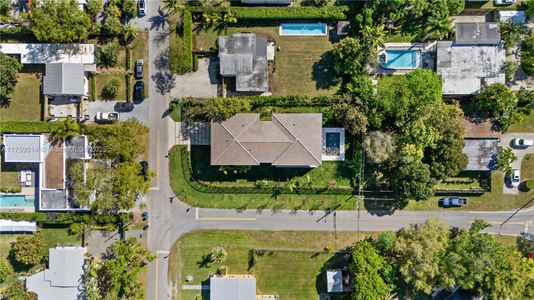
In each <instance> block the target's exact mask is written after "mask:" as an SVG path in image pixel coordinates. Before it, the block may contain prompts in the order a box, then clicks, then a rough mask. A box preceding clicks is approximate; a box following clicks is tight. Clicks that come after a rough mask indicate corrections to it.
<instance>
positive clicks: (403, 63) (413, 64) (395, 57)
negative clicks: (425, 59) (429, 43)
mask: <svg viewBox="0 0 534 300" xmlns="http://www.w3.org/2000/svg"><path fill="white" fill-rule="evenodd" d="M380 66H381V67H382V68H384V69H417V68H419V67H420V66H421V51H420V50H409V49H405V50H385V51H384V52H382V53H380Z"/></svg>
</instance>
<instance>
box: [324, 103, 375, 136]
mask: <svg viewBox="0 0 534 300" xmlns="http://www.w3.org/2000/svg"><path fill="white" fill-rule="evenodd" d="M361 106H362V103H361V100H360V99H359V98H358V97H351V96H350V95H345V96H343V97H342V98H341V99H340V100H339V101H338V102H337V103H335V104H334V105H333V107H332V112H333V113H334V116H335V117H336V119H337V120H338V121H339V122H340V123H341V124H343V125H344V127H345V129H346V130H347V131H349V132H350V133H351V134H363V133H365V131H367V125H368V121H367V117H366V116H365V114H364V113H363V111H362V108H361Z"/></svg>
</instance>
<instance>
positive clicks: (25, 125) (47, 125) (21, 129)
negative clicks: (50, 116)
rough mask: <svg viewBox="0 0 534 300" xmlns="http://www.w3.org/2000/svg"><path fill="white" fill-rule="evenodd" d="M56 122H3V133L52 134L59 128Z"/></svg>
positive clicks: (0, 123)
mask: <svg viewBox="0 0 534 300" xmlns="http://www.w3.org/2000/svg"><path fill="white" fill-rule="evenodd" d="M58 125H59V124H58V123H56V122H45V121H3V122H0V132H2V133H44V132H52V131H54V130H55V129H56V128H57V127H58Z"/></svg>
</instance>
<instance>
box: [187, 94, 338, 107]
mask: <svg viewBox="0 0 534 300" xmlns="http://www.w3.org/2000/svg"><path fill="white" fill-rule="evenodd" d="M234 98H235V99H246V100H248V101H249V103H250V105H251V106H252V107H262V106H276V107H298V106H303V107H309V106H317V107H319V106H320V107H328V106H331V105H332V104H334V103H335V102H337V101H338V99H339V96H335V95H334V96H316V97H309V96H297V95H294V96H242V97H228V98H225V99H234ZM183 102H184V103H198V101H197V99H195V98H184V99H183Z"/></svg>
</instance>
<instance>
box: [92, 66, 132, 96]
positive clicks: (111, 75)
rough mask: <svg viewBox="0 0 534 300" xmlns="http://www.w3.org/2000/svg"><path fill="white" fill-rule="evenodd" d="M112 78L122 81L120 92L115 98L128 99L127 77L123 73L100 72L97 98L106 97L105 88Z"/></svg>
mask: <svg viewBox="0 0 534 300" xmlns="http://www.w3.org/2000/svg"><path fill="white" fill-rule="evenodd" d="M111 78H117V79H118V80H119V82H120V86H119V93H118V96H117V98H116V99H114V100H126V78H125V76H124V74H121V73H99V74H98V75H96V95H97V99H105V98H104V95H103V89H104V86H105V85H106V82H107V81H108V80H109V79H111Z"/></svg>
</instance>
